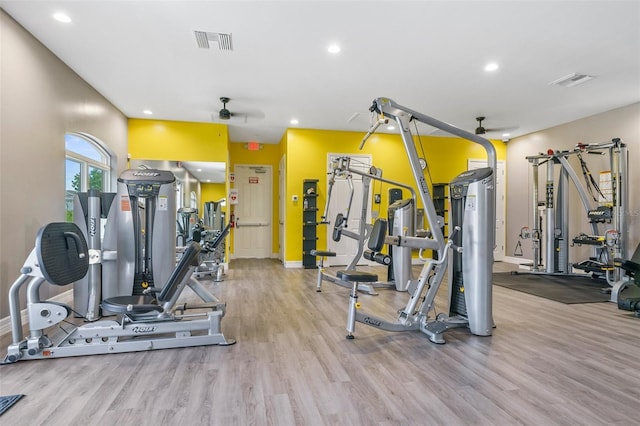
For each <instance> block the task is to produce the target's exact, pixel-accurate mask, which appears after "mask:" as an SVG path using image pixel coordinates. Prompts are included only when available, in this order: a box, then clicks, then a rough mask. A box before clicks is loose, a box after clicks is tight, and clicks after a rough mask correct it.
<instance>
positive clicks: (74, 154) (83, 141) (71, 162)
mask: <svg viewBox="0 0 640 426" xmlns="http://www.w3.org/2000/svg"><path fill="white" fill-rule="evenodd" d="M64 140H65V149H66V166H65V175H66V176H65V192H66V196H65V198H66V199H65V201H66V203H65V204H66V210H67V221H73V196H74V195H75V194H76V193H77V192H86V191H88V190H89V189H92V188H93V189H98V190H100V191H102V192H109V191H111V190H112V185H113V183H112V177H113V176H114V175H115V171H114V168H115V157H114V155H113V154H112V153H111V152H110V151H109V150H108V148H107V147H106V146H105V145H104V144H103V143H102V142H101V141H99V140H98V139H96V138H94V137H92V136H90V135H87V134H84V133H67V134H65V136H64Z"/></svg>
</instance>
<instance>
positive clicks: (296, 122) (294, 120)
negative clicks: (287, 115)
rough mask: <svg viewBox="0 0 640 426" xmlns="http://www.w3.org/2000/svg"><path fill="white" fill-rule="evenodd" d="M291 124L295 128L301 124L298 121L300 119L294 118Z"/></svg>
mask: <svg viewBox="0 0 640 426" xmlns="http://www.w3.org/2000/svg"><path fill="white" fill-rule="evenodd" d="M289 123H291V124H293V125H294V126H295V125H296V124H298V123H299V121H298V119H297V118H292V119H291V121H290V122H289Z"/></svg>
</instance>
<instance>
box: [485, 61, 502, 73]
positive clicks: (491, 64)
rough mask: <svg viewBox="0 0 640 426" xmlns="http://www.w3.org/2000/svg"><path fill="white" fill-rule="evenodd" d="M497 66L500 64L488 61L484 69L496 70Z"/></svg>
mask: <svg viewBox="0 0 640 426" xmlns="http://www.w3.org/2000/svg"><path fill="white" fill-rule="evenodd" d="M498 68H500V66H499V65H498V64H496V63H495V62H489V63H488V64H487V65H485V66H484V70H485V71H489V72H491V71H496V70H497V69H498Z"/></svg>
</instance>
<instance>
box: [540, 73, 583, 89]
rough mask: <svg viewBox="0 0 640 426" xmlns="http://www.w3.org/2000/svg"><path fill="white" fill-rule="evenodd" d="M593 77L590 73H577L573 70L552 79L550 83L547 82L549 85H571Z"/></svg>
mask: <svg viewBox="0 0 640 426" xmlns="http://www.w3.org/2000/svg"><path fill="white" fill-rule="evenodd" d="M593 78H594V77H593V76H592V75H587V74H578V73H575V72H574V73H571V74H569V75H565V76H564V77H561V78H559V79H557V80H554V81H552V82H551V83H549V85H556V86H562V87H573V86H577V85H578V84H582V83H586V82H587V81H589V80H591V79H593Z"/></svg>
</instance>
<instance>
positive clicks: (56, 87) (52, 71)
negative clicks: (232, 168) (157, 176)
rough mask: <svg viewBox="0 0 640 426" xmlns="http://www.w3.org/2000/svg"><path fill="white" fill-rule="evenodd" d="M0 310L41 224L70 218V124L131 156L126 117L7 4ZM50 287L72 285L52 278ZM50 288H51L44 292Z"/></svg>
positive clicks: (0, 150) (0, 30)
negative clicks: (67, 202) (67, 187)
mask: <svg viewBox="0 0 640 426" xmlns="http://www.w3.org/2000/svg"><path fill="white" fill-rule="evenodd" d="M0 43H1V46H0V47H1V48H0V55H1V57H0V67H1V68H0V318H3V317H5V316H7V315H8V314H9V310H8V303H7V294H8V290H9V287H10V286H11V284H12V283H13V281H14V280H15V279H16V278H17V277H18V275H19V271H20V268H21V267H22V265H23V263H24V260H25V258H26V256H27V255H28V254H29V252H30V251H31V249H32V248H33V244H34V238H35V235H36V232H37V231H38V229H39V228H40V227H41V226H42V225H44V224H46V223H49V222H52V221H63V220H64V219H65V205H64V199H65V188H64V181H65V143H64V135H65V133H66V132H85V133H89V134H91V135H93V136H95V137H97V138H98V139H100V140H102V141H103V142H104V143H106V144H107V145H108V146H109V148H110V149H111V150H112V151H113V152H114V153H115V154H116V155H117V157H118V173H119V172H120V171H121V170H123V169H124V168H126V164H127V161H126V159H127V119H126V117H125V116H124V115H123V114H122V113H121V112H120V111H118V110H117V109H116V108H115V107H114V106H113V105H111V104H110V103H109V102H108V101H107V100H106V99H105V98H104V97H103V96H101V95H100V94H99V93H98V92H96V91H95V90H94V89H93V88H92V87H91V86H89V85H88V84H87V83H86V82H85V81H84V80H82V79H81V78H80V77H79V76H78V75H77V74H76V73H74V72H73V71H72V70H71V69H70V68H69V67H67V66H66V65H65V64H64V63H63V62H62V61H60V60H59V59H58V58H57V57H56V56H54V55H53V54H52V53H51V52H50V51H49V50H47V49H46V48H45V47H44V46H43V45H42V44H41V43H40V42H38V41H37V40H36V39H35V38H34V37H32V36H31V34H29V33H28V32H27V31H26V30H24V29H23V28H22V27H21V26H20V25H18V24H17V23H16V22H15V21H14V20H13V19H12V18H11V17H10V16H8V15H7V14H6V13H5V12H4V11H2V10H0ZM45 287H47V288H48V289H47V290H46V291H47V292H49V295H50V294H53V293H54V292H60V291H63V290H67V289H68V288H61V289H54V288H52V287H51V286H45ZM45 295H46V294H45Z"/></svg>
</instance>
